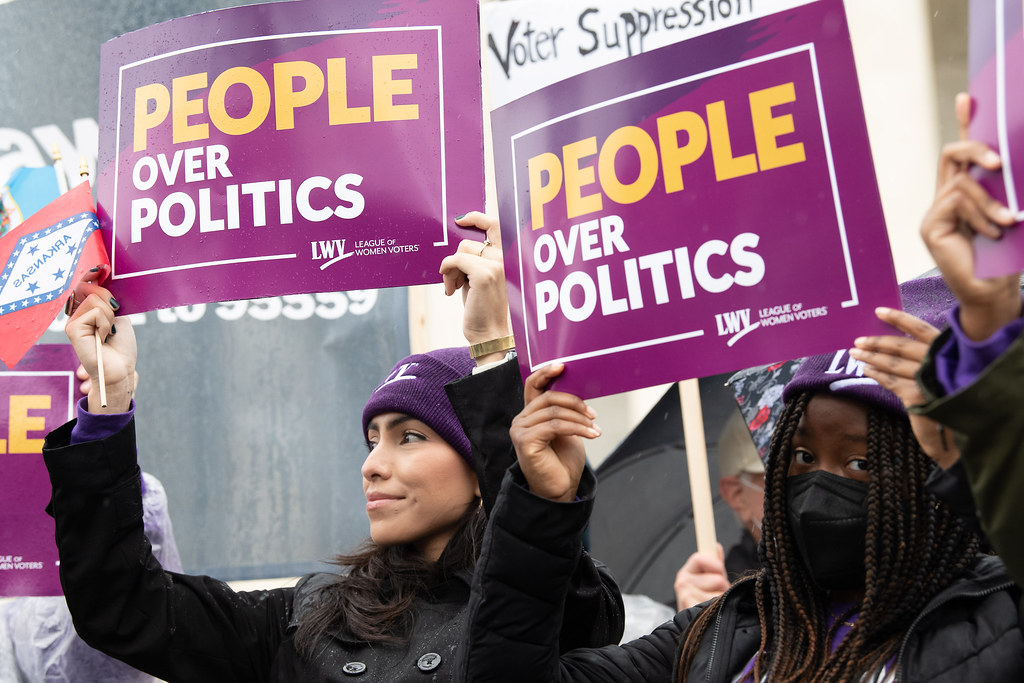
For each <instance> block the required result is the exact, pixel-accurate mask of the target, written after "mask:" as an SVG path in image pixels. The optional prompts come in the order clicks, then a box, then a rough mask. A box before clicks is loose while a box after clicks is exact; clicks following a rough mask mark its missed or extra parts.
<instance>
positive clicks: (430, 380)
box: [363, 347, 476, 466]
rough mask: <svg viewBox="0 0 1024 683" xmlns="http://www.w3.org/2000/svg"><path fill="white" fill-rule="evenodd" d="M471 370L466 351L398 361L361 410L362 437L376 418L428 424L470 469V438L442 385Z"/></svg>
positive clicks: (438, 352)
mask: <svg viewBox="0 0 1024 683" xmlns="http://www.w3.org/2000/svg"><path fill="white" fill-rule="evenodd" d="M474 367H476V362H475V361H474V360H473V359H472V358H471V357H470V355H469V349H467V348H466V347H457V348H450V349H437V350H436V351H430V352H428V353H416V354H413V355H411V356H408V357H406V358H403V359H402V360H400V361H398V363H397V364H396V365H395V367H394V368H392V370H391V372H390V373H389V374H388V376H387V378H385V380H384V381H383V382H382V383H381V385H380V386H379V387H377V388H376V389H374V390H373V393H372V394H370V399H369V400H368V401H367V402H366V407H364V408H363V435H364V436H365V435H366V430H367V427H368V426H369V424H370V420H372V419H373V418H374V417H375V416H376V415H380V414H381V413H405V414H406V415H411V416H412V417H414V418H416V419H417V420H420V421H422V422H424V423H425V424H427V425H428V426H429V427H430V428H431V429H433V430H434V431H435V432H437V434H438V436H440V437H441V438H442V439H444V440H445V441H446V442H447V443H448V445H449V446H451V447H452V448H454V449H455V450H456V451H458V453H459V455H461V456H462V458H463V459H464V460H465V461H466V462H467V463H469V464H470V466H472V465H473V456H472V451H471V448H470V445H469V437H467V436H466V432H465V431H463V429H462V425H461V424H460V423H459V419H458V417H456V416H455V410H454V409H453V408H452V404H451V402H450V401H449V400H448V395H447V394H446V393H445V391H444V385H445V384H447V383H448V382H451V381H453V380H457V379H460V378H462V377H465V376H466V375H468V374H470V373H471V372H472V371H473V368H474Z"/></svg>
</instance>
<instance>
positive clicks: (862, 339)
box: [850, 337, 867, 351]
mask: <svg viewBox="0 0 1024 683" xmlns="http://www.w3.org/2000/svg"><path fill="white" fill-rule="evenodd" d="M865 342H867V337H857V338H856V339H854V340H853V343H854V346H860V345H861V344H863V343H865ZM850 350H851V351H856V350H857V349H850Z"/></svg>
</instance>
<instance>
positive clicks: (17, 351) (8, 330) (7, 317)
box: [0, 182, 110, 368]
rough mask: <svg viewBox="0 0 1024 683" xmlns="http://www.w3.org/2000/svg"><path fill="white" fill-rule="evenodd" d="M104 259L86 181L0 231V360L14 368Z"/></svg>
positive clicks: (104, 254)
mask: <svg viewBox="0 0 1024 683" xmlns="http://www.w3.org/2000/svg"><path fill="white" fill-rule="evenodd" d="M109 263H110V259H109V257H108V256H107V249H106V247H105V246H104V245H103V238H102V237H101V233H100V231H99V221H97V220H96V212H95V210H94V208H93V203H92V190H91V189H90V188H89V183H88V182H84V183H81V184H80V185H78V186H77V187H75V188H74V189H72V190H71V191H69V192H65V193H64V194H63V195H61V196H60V197H58V198H57V199H55V200H53V201H52V202H50V203H49V204H47V205H46V206H44V207H43V208H42V209H39V211H37V212H36V213H35V214H33V215H32V216H31V217H30V218H29V219H28V220H26V221H25V222H24V223H22V224H21V225H19V226H18V227H16V228H14V229H13V230H11V231H10V232H9V233H7V234H6V235H4V236H3V237H0V360H2V361H3V362H4V363H5V364H6V365H7V367H8V368H13V367H14V366H15V365H16V364H17V363H18V361H19V360H21V357H22V356H23V355H25V352H26V351H28V349H29V348H30V347H31V346H32V345H33V344H35V343H36V342H37V341H38V340H39V338H40V337H41V336H43V332H45V331H46V328H47V327H49V326H50V323H51V322H53V319H54V318H55V317H57V313H58V312H59V311H60V310H61V308H63V307H64V303H65V301H66V300H67V297H68V295H69V292H70V290H71V289H72V288H73V287H74V286H75V284H77V283H78V282H79V281H80V280H81V279H82V276H83V275H84V274H85V273H86V272H88V271H89V270H90V269H92V268H94V267H96V266H98V265H101V264H109Z"/></svg>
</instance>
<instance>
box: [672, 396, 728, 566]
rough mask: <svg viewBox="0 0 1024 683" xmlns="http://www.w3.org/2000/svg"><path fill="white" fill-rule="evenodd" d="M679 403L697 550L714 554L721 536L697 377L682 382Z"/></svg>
mask: <svg viewBox="0 0 1024 683" xmlns="http://www.w3.org/2000/svg"><path fill="white" fill-rule="evenodd" d="M679 402H680V403H681V404H682V410H683V434H684V436H685V441H686V467H687V470H688V471H689V473H690V502H691V505H692V509H693V527H694V529H695V530H696V532H697V550H698V551H700V552H703V553H710V554H711V555H714V554H715V553H716V552H717V550H716V545H717V543H718V539H717V538H716V537H715V512H714V508H713V505H712V501H711V479H710V477H709V476H708V452H707V443H706V442H705V441H704V414H703V410H702V409H701V405H700V387H699V385H698V384H697V380H696V379H687V380H683V381H682V382H679Z"/></svg>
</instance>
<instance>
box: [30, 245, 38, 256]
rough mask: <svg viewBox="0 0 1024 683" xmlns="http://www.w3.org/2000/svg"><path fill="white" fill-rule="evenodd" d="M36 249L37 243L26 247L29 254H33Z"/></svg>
mask: <svg viewBox="0 0 1024 683" xmlns="http://www.w3.org/2000/svg"><path fill="white" fill-rule="evenodd" d="M38 251H39V245H36V244H33V245H32V246H31V247H29V248H28V253H29V254H30V255H31V256H35V255H36V252H38Z"/></svg>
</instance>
